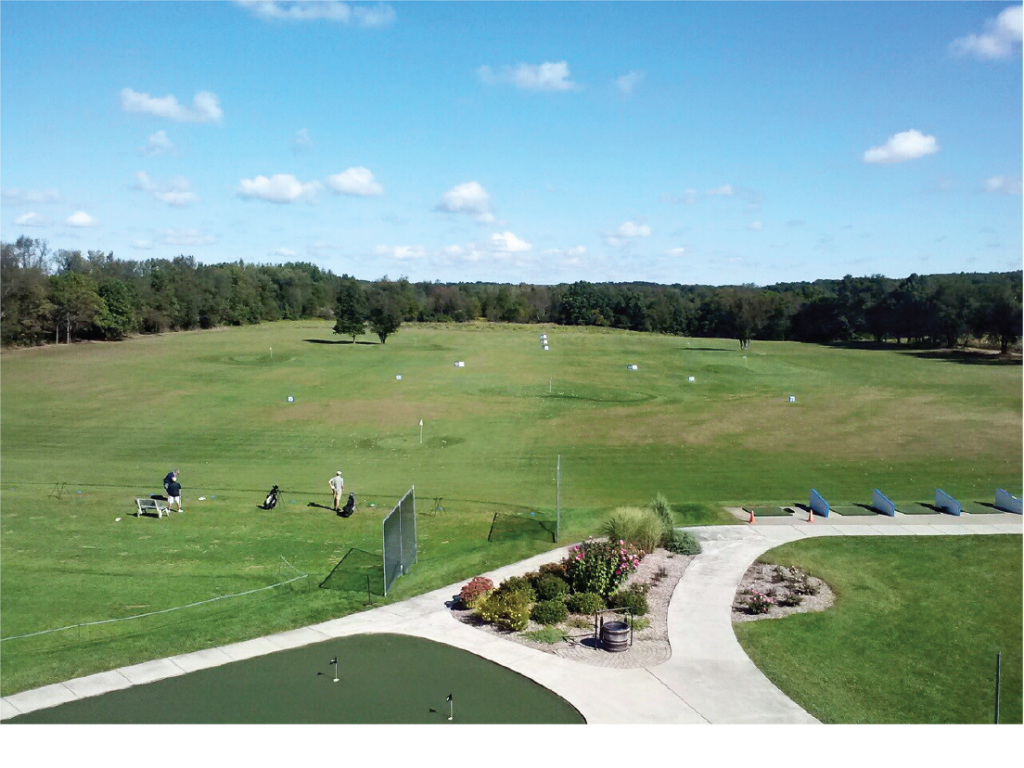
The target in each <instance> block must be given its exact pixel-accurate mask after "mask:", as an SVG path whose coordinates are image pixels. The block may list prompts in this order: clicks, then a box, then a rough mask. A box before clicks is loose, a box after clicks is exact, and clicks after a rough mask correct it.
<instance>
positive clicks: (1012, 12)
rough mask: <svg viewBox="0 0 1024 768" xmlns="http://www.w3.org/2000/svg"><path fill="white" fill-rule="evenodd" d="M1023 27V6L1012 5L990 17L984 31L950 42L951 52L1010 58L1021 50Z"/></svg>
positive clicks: (1023, 35) (979, 56)
mask: <svg viewBox="0 0 1024 768" xmlns="http://www.w3.org/2000/svg"><path fill="white" fill-rule="evenodd" d="M1022 27H1024V12H1022V6H1019V5H1014V6H1011V7H1009V8H1007V9H1006V10H1004V11H1003V12H1002V13H1000V14H999V15H998V16H996V17H995V18H994V19H988V20H987V21H986V22H985V31H984V32H983V33H981V34H971V35H967V36H965V37H960V38H957V39H956V40H954V41H953V42H952V43H950V44H949V50H950V53H952V54H953V55H954V56H971V57H973V58H975V59H986V60H991V59H1006V58H1009V57H1010V56H1012V55H1013V53H1014V52H1015V51H1019V50H1020V44H1021V39H1022V37H1024V29H1022Z"/></svg>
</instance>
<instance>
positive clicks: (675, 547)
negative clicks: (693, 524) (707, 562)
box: [665, 531, 702, 555]
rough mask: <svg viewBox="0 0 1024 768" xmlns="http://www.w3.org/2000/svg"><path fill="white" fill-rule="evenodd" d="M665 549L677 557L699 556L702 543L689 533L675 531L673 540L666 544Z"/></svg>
mask: <svg viewBox="0 0 1024 768" xmlns="http://www.w3.org/2000/svg"><path fill="white" fill-rule="evenodd" d="M665 549H667V550H668V551H669V552H675V553H676V554H677V555H699V554H700V553H701V551H702V550H701V548H700V542H699V541H697V539H696V538H694V536H693V534H692V533H690V532H689V531H673V533H672V538H671V539H669V540H668V542H666V544H665Z"/></svg>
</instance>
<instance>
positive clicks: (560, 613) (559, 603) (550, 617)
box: [530, 598, 569, 624]
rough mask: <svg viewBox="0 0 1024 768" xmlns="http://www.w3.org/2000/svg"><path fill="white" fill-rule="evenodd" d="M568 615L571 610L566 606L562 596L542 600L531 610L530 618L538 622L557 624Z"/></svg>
mask: <svg viewBox="0 0 1024 768" xmlns="http://www.w3.org/2000/svg"><path fill="white" fill-rule="evenodd" d="M568 616H569V611H567V610H566V608H565V601H564V600H562V599H560V598H559V599H557V600H541V601H540V602H539V603H537V604H536V605H534V606H533V610H532V611H530V618H531V619H533V620H534V621H536V622H537V623H538V624H557V623H559V622H560V621H565V620H566V618H568Z"/></svg>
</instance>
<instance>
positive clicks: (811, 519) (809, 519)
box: [807, 509, 814, 523]
mask: <svg viewBox="0 0 1024 768" xmlns="http://www.w3.org/2000/svg"><path fill="white" fill-rule="evenodd" d="M807 522H808V523H813V522H814V510H813V509H808V510H807Z"/></svg>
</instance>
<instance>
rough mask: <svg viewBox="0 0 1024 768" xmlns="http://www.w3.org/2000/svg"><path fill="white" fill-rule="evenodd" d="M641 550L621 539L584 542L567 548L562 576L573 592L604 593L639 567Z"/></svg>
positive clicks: (642, 554)
mask: <svg viewBox="0 0 1024 768" xmlns="http://www.w3.org/2000/svg"><path fill="white" fill-rule="evenodd" d="M643 556H644V553H643V551H642V550H640V549H637V547H635V546H634V545H632V544H627V543H626V542H625V541H622V540H619V541H614V540H612V541H585V542H583V543H582V544H576V545H575V546H573V547H570V548H569V555H568V557H566V558H565V560H563V561H562V562H563V563H564V564H565V578H566V581H568V582H569V589H570V590H571V591H573V592H596V593H598V594H599V595H607V594H609V593H610V592H612V591H614V590H615V588H616V587H618V586H619V584H621V583H622V582H623V581H625V580H626V577H627V576H629V574H630V573H631V572H633V571H635V570H636V569H637V568H638V567H639V566H640V558H641V557H643Z"/></svg>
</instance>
